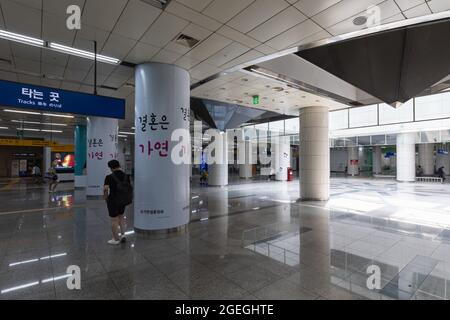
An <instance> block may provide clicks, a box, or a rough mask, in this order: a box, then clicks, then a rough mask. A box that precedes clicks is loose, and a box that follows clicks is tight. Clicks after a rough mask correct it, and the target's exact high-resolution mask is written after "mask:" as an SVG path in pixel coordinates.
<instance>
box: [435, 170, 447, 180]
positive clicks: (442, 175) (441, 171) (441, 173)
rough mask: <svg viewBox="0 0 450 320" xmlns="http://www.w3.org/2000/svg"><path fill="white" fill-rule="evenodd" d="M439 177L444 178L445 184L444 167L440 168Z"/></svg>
mask: <svg viewBox="0 0 450 320" xmlns="http://www.w3.org/2000/svg"><path fill="white" fill-rule="evenodd" d="M437 174H438V177H439V178H442V182H445V171H444V167H440V168H439V169H438V171H437Z"/></svg>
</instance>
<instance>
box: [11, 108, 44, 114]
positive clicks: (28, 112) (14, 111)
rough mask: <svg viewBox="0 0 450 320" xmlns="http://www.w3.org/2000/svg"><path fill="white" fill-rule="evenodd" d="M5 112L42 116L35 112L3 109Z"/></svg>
mask: <svg viewBox="0 0 450 320" xmlns="http://www.w3.org/2000/svg"><path fill="white" fill-rule="evenodd" d="M3 111H5V112H12V113H23V114H32V115H40V114H41V113H40V112H34V111H22V110H12V109H3Z"/></svg>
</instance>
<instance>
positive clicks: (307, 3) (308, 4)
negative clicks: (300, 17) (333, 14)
mask: <svg viewBox="0 0 450 320" xmlns="http://www.w3.org/2000/svg"><path fill="white" fill-rule="evenodd" d="M340 1H342V0H300V1H298V2H297V3H295V4H294V6H295V7H296V8H298V9H299V10H300V11H301V12H303V13H304V14H306V15H307V16H308V17H312V16H314V15H316V14H318V13H319V12H321V11H323V10H325V9H327V8H329V7H331V6H333V5H335V4H336V3H338V2H340Z"/></svg>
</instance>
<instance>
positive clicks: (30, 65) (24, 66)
mask: <svg viewBox="0 0 450 320" xmlns="http://www.w3.org/2000/svg"><path fill="white" fill-rule="evenodd" d="M14 61H15V64H16V69H17V70H20V71H25V72H32V73H35V74H37V75H39V74H40V73H41V63H40V62H38V61H33V60H26V59H21V58H15V59H14Z"/></svg>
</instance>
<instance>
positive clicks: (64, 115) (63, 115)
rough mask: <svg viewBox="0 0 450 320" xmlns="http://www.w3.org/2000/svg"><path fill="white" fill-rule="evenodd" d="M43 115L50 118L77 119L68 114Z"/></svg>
mask: <svg viewBox="0 0 450 320" xmlns="http://www.w3.org/2000/svg"><path fill="white" fill-rule="evenodd" d="M42 115H44V116H48V117H58V118H69V119H73V118H75V117H74V116H69V115H66V114H54V113H43V114H42Z"/></svg>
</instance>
